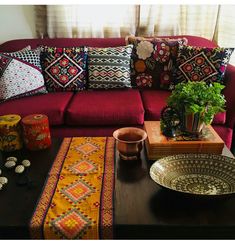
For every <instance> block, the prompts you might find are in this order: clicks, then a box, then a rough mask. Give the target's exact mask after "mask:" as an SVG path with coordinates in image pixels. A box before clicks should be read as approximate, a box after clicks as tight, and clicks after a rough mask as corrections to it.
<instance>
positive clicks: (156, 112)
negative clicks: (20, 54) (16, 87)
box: [0, 36, 235, 148]
mask: <svg viewBox="0 0 235 244" xmlns="http://www.w3.org/2000/svg"><path fill="white" fill-rule="evenodd" d="M174 37H176V36H174ZM177 37H182V36H177ZM184 37H186V38H187V39H188V45H193V46H205V47H215V46H216V44H215V43H213V42H212V41H209V40H207V39H205V38H201V37H196V36H184ZM42 44H43V45H48V46H57V47H72V46H81V45H86V46H96V47H108V46H109V47H114V46H121V45H125V39H124V38H80V39H68V38H58V39H21V40H11V41H8V42H5V43H3V44H1V45H0V51H1V52H12V51H17V50H20V49H22V48H24V47H25V46H27V45H31V47H32V48H36V47H37V46H38V45H42ZM225 80H226V88H225V89H224V95H225V97H226V100H227V104H226V105H227V109H226V113H220V114H218V115H216V116H215V118H214V121H213V124H212V125H213V127H214V129H215V130H216V131H217V132H218V134H219V135H220V136H221V138H222V139H223V140H224V142H225V144H226V145H227V146H228V147H229V148H231V145H232V138H233V129H234V126H235V67H234V66H232V65H228V67H227V71H226V75H225ZM169 95H170V92H169V91H163V90H142V91H139V90H135V89H127V90H105V91H101V90H93V91H89V90H86V91H82V92H78V93H75V94H74V93H72V92H56V93H48V94H44V95H37V96H31V97H24V98H20V99H15V100H9V101H7V102H4V103H1V104H0V115H3V114H9V113H16V114H20V115H21V116H22V117H23V116H25V115H28V114H32V113H43V114H46V115H48V117H49V121H50V126H51V133H52V135H53V136H56V137H60V136H62V137H65V136H69V137H70V136H110V135H112V132H113V131H114V130H115V129H116V128H119V127H123V126H139V127H141V126H142V125H143V123H144V120H159V119H160V112H161V109H162V108H163V106H165V105H166V98H167V97H168V96H169Z"/></svg>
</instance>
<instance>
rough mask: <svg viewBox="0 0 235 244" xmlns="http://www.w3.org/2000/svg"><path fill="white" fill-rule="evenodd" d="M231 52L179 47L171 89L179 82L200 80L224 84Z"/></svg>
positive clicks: (217, 49)
mask: <svg viewBox="0 0 235 244" xmlns="http://www.w3.org/2000/svg"><path fill="white" fill-rule="evenodd" d="M233 50H234V49H233V48H220V47H216V48H207V47H193V46H180V47H179V53H178V58H177V60H176V69H175V70H174V73H173V76H174V84H173V85H172V87H174V86H175V85H176V84H178V83H180V82H187V81H202V80H203V81H205V82H206V83H208V84H210V83H213V82H219V83H221V84H224V81H223V78H224V74H225V71H226V67H227V64H228V62H229V59H230V56H231V54H232V53H233Z"/></svg>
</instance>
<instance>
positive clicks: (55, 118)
mask: <svg viewBox="0 0 235 244" xmlns="http://www.w3.org/2000/svg"><path fill="white" fill-rule="evenodd" d="M72 96H73V93H72V92H57V93H48V94H44V95H37V96H31V97H23V98H20V99H15V100H9V101H7V102H4V103H1V104H0V115H4V114H19V115H20V116H21V117H24V116H26V115H29V114H35V113H38V114H45V115H47V116H48V118H49V124H50V125H61V124H64V111H65V108H66V107H67V104H68V103H69V101H70V99H71V97H72Z"/></svg>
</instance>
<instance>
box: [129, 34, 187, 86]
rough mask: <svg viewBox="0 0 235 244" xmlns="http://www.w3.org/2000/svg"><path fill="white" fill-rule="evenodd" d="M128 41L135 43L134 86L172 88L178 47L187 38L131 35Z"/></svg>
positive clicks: (132, 63) (132, 77)
mask: <svg viewBox="0 0 235 244" xmlns="http://www.w3.org/2000/svg"><path fill="white" fill-rule="evenodd" d="M128 42H129V43H131V44H133V45H134V47H133V52H132V58H131V82H132V86H133V87H138V88H153V89H159V88H161V89H167V90H168V89H170V85H171V83H172V67H173V66H174V65H175V62H176V57H177V54H178V47H179V45H180V44H181V45H185V44H186V43H187V39H186V38H182V39H181V38H180V39H169V38H140V37H136V38H133V37H130V38H128Z"/></svg>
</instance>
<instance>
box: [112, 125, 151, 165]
mask: <svg viewBox="0 0 235 244" xmlns="http://www.w3.org/2000/svg"><path fill="white" fill-rule="evenodd" d="M113 137H114V138H115V139H116V142H117V150H118V152H119V154H120V157H121V158H122V159H124V160H137V159H138V158H139V157H140V152H141V150H142V148H143V141H144V140H145V139H146V138H147V134H146V132H145V131H144V130H142V129H139V128H136V127H124V128H120V129H118V130H116V131H114V132H113Z"/></svg>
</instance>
